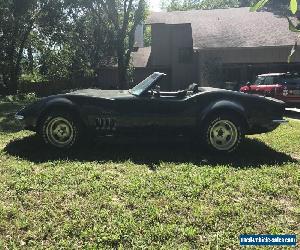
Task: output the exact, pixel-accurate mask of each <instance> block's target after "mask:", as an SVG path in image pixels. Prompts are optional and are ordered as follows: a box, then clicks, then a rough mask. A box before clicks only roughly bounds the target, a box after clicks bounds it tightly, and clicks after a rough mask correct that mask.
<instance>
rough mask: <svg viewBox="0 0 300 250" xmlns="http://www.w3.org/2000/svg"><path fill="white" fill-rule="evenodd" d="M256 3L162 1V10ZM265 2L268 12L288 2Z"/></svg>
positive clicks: (252, 0)
mask: <svg viewBox="0 0 300 250" xmlns="http://www.w3.org/2000/svg"><path fill="white" fill-rule="evenodd" d="M263 1H264V0H263ZM293 1H294V0H293ZM256 2H257V1H256V0H162V8H163V9H166V10H167V11H175V10H191V9H220V8H236V7H249V6H253V5H254V4H255V3H256ZM266 2H268V4H267V5H266V6H267V8H268V9H269V10H274V9H276V10H278V9H280V10H283V9H285V8H286V7H287V4H288V0H273V1H266Z"/></svg>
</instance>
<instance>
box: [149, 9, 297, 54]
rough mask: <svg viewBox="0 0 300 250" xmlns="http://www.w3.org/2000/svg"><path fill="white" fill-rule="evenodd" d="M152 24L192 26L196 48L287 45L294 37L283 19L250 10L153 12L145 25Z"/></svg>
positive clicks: (269, 13) (268, 13)
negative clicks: (183, 24) (188, 24)
mask: <svg viewBox="0 0 300 250" xmlns="http://www.w3.org/2000/svg"><path fill="white" fill-rule="evenodd" d="M155 23H166V24H180V23H191V25H192V29H193V40H194V47H196V48H199V49H207V48H243V47H264V46H286V45H292V44H294V43H295V39H296V37H297V34H296V33H293V32H291V31H289V29H288V21H287V19H286V18H284V17H282V16H278V15H275V14H273V13H271V12H267V11H260V12H250V11H249V8H231V9H215V10H191V11H174V12H152V13H151V15H150V16H149V18H148V20H147V24H155Z"/></svg>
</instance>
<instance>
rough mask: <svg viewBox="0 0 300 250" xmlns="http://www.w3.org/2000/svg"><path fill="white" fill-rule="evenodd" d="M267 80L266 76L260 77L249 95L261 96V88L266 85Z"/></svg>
mask: <svg viewBox="0 0 300 250" xmlns="http://www.w3.org/2000/svg"><path fill="white" fill-rule="evenodd" d="M265 79H266V77H265V76H258V77H257V79H256V81H255V82H254V84H253V85H250V86H249V93H250V94H260V92H261V86H263V85H264V82H265Z"/></svg>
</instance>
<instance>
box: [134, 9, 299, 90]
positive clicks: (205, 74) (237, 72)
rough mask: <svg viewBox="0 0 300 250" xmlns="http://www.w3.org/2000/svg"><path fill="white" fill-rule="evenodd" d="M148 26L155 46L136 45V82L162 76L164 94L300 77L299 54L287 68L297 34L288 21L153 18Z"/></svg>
mask: <svg viewBox="0 0 300 250" xmlns="http://www.w3.org/2000/svg"><path fill="white" fill-rule="evenodd" d="M146 25H150V26H151V35H152V44H151V47H143V43H142V42H138V43H137V44H138V46H137V47H138V48H137V50H136V51H135V52H134V53H133V54H132V64H133V66H134V67H135V82H138V81H139V80H140V79H142V78H143V77H144V76H146V75H147V74H148V73H149V72H153V71H162V72H165V73H167V74H168V75H169V78H168V80H167V81H166V83H164V86H162V88H165V89H183V88H185V87H186V86H188V85H189V84H190V83H193V82H197V83H199V84H200V85H201V86H214V87H225V83H227V82H233V83H236V84H241V83H245V82H247V81H251V80H253V78H254V77H255V76H256V75H257V74H261V73H268V72H287V71H291V72H292V71H300V53H299V52H298V51H296V53H295V55H294V57H293V59H292V63H290V64H288V63H287V58H288V55H289V54H290V51H291V48H292V46H293V45H294V43H295V40H296V38H297V35H298V34H296V33H293V32H291V31H289V29H288V21H287V19H286V18H285V17H283V16H280V15H278V14H274V13H271V12H268V11H260V12H250V11H249V8H232V9H216V10H191V11H174V12H154V13H151V15H150V16H149V18H148V19H147V21H146ZM139 30H140V32H142V31H143V29H139ZM140 32H138V31H137V36H139V37H140V36H141V34H139V33H140ZM139 41H140V38H139Z"/></svg>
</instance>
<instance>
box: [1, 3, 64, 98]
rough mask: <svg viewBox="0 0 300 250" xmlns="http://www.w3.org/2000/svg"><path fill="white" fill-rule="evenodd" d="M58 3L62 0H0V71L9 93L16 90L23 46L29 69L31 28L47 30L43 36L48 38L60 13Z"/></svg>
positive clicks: (33, 29)
mask: <svg viewBox="0 0 300 250" xmlns="http://www.w3.org/2000/svg"><path fill="white" fill-rule="evenodd" d="M60 7H62V0H40V1H38V0H0V14H1V22H0V34H1V37H0V39H1V40H0V41H1V57H0V61H1V72H0V74H2V75H3V76H4V79H5V83H6V86H7V89H8V92H9V93H12V94H14V93H16V91H17V88H18V81H19V77H20V75H21V71H22V59H23V58H24V52H25V50H27V59H28V60H29V61H31V62H30V64H31V66H30V67H31V69H30V70H32V66H33V60H34V59H33V53H32V49H33V48H32V43H31V41H30V37H33V36H32V34H33V33H34V32H35V33H38V34H39V35H40V36H42V35H45V34H47V35H46V36H47V38H46V39H48V40H49V41H51V40H52V39H51V34H52V33H54V32H56V30H57V27H59V25H58V23H59V22H58V20H59V18H58V17H59V16H60V14H63V11H62V8H60ZM58 13H60V14H58ZM46 31H47V32H46ZM51 32H52V33H51ZM44 38H45V36H44ZM30 67H29V68H30Z"/></svg>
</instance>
